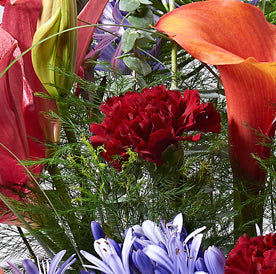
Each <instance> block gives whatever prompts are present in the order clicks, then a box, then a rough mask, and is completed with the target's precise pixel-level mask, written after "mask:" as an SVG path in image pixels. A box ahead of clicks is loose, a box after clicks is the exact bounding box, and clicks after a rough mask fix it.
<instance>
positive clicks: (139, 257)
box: [132, 249, 154, 274]
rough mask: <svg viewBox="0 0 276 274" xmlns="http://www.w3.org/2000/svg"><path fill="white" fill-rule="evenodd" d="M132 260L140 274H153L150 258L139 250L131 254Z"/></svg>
mask: <svg viewBox="0 0 276 274" xmlns="http://www.w3.org/2000/svg"><path fill="white" fill-rule="evenodd" d="M132 259H133V263H134V265H135V266H136V267H137V268H138V269H139V270H140V271H141V273H147V274H154V268H153V265H152V263H151V260H150V258H149V257H148V256H147V255H146V254H145V253H144V252H143V250H141V249H139V250H137V252H133V254H132Z"/></svg>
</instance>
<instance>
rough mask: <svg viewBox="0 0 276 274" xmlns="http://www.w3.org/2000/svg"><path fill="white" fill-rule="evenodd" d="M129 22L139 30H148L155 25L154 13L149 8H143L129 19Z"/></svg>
mask: <svg viewBox="0 0 276 274" xmlns="http://www.w3.org/2000/svg"><path fill="white" fill-rule="evenodd" d="M128 22H129V23H130V24H131V25H133V26H134V27H137V28H147V27H149V25H152V24H153V13H152V11H151V10H150V9H149V8H148V7H146V6H143V8H141V9H139V10H137V11H135V12H133V13H132V14H131V15H130V16H129V17H128Z"/></svg>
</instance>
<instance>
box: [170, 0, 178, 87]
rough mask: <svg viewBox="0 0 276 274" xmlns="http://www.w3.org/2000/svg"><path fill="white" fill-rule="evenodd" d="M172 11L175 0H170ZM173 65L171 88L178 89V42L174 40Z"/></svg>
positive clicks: (172, 50)
mask: <svg viewBox="0 0 276 274" xmlns="http://www.w3.org/2000/svg"><path fill="white" fill-rule="evenodd" d="M169 9H170V11H172V10H174V9H175V0H170V1H169ZM171 65H172V84H171V89H172V90H174V89H177V44H176V43H175V42H173V41H172V49H171Z"/></svg>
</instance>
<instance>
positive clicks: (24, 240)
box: [17, 226, 36, 258]
mask: <svg viewBox="0 0 276 274" xmlns="http://www.w3.org/2000/svg"><path fill="white" fill-rule="evenodd" d="M17 230H18V233H19V235H20V237H21V239H22V240H23V242H24V244H25V245H26V247H27V249H28V251H29V252H30V254H31V256H32V257H34V258H35V257H36V256H35V253H34V251H33V249H32V247H31V246H30V244H29V242H28V240H27V238H26V236H25V234H24V233H23V230H22V228H21V227H20V226H17Z"/></svg>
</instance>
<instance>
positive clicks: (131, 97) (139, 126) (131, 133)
mask: <svg viewBox="0 0 276 274" xmlns="http://www.w3.org/2000/svg"><path fill="white" fill-rule="evenodd" d="M100 110H101V111H102V112H103V113H104V114H105V119H104V120H103V122H102V123H101V124H97V123H92V124H91V132H92V133H93V134H94V135H93V136H92V137H91V139H90V140H91V142H92V144H93V146H94V147H98V146H101V145H103V144H105V151H104V152H103V156H104V158H105V159H106V160H107V161H110V162H111V163H112V165H113V166H114V167H116V168H117V169H120V167H121V161H120V159H118V158H117V159H116V160H114V156H115V155H119V156H121V159H122V160H127V159H128V154H127V148H132V149H134V151H135V152H137V153H138V155H139V156H140V157H141V158H143V159H145V160H147V161H149V162H152V163H155V164H156V165H157V166H161V165H162V164H163V159H162V153H163V152H164V151H165V150H166V149H167V148H168V147H169V146H170V145H177V143H178V141H181V140H189V141H198V140H200V139H201V136H202V134H201V132H214V133H219V132H220V130H221V126H220V121H221V118H220V115H219V113H218V112H217V111H216V110H215V109H214V107H213V105H212V104H211V103H201V102H200V96H199V93H198V91H197V90H185V92H184V95H182V94H181V92H180V91H178V90H169V89H166V87H165V86H164V85H161V86H155V87H152V88H144V89H143V90H142V92H141V93H138V92H133V91H131V92H127V93H126V94H125V95H120V96H113V97H112V98H108V99H107V100H106V102H105V103H104V104H102V105H101V107H100ZM190 131H200V133H196V134H195V135H191V134H190Z"/></svg>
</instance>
